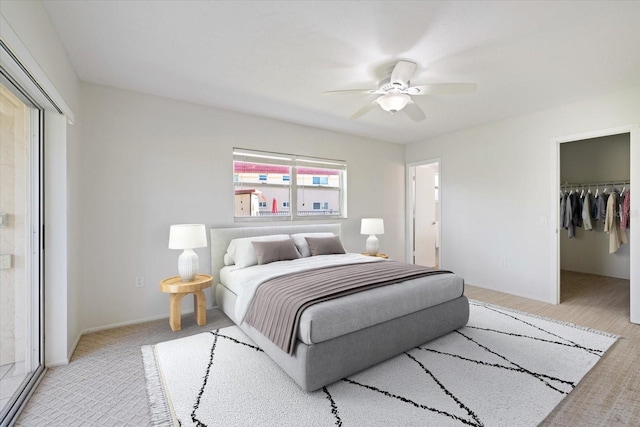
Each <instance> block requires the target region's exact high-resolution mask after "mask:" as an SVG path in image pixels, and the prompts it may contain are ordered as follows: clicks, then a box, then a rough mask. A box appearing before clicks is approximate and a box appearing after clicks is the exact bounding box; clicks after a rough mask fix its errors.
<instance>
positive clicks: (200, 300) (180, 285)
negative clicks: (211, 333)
mask: <svg viewBox="0 0 640 427" xmlns="http://www.w3.org/2000/svg"><path fill="white" fill-rule="evenodd" d="M212 283H213V277H211V276H209V275H207V274H198V275H197V276H196V278H195V279H194V280H192V281H191V282H183V281H182V279H181V278H180V276H175V277H169V278H168V279H164V280H163V281H161V282H160V290H161V291H162V292H166V293H168V294H170V295H169V325H171V330H172V331H179V330H180V328H181V325H180V303H181V302H182V298H183V297H184V296H185V295H187V294H193V308H194V312H195V315H196V323H197V324H198V325H199V326H204V325H206V324H207V297H206V296H205V295H204V292H202V290H203V289H206V288H208V287H209V286H211V284H212Z"/></svg>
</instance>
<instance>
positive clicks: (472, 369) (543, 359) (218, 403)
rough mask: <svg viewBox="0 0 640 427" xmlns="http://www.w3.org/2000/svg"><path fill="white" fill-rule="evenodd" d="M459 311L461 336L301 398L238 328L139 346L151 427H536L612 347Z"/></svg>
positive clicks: (578, 334) (503, 314)
mask: <svg viewBox="0 0 640 427" xmlns="http://www.w3.org/2000/svg"><path fill="white" fill-rule="evenodd" d="M470 309H471V314H470V319H469V324H468V325H467V326H466V327H464V328H461V329H460V330H458V331H454V332H452V333H449V334H447V335H445V336H443V337H441V338H438V339H436V340H434V341H432V342H430V343H427V344H424V345H422V346H420V347H418V348H414V349H412V350H409V351H407V352H405V353H403V354H401V355H399V356H397V357H395V358H393V359H390V360H388V361H386V362H383V363H381V364H379V365H376V366H374V367H372V368H369V369H367V370H365V371H362V372H360V373H358V374H355V375H352V376H349V377H348V378H346V379H343V380H342V381H338V382H336V383H334V384H331V385H328V386H326V387H324V388H323V389H322V390H319V391H316V392H312V393H306V392H304V391H302V390H301V389H300V388H299V387H298V386H297V385H296V384H295V383H294V382H293V381H292V380H291V379H290V378H289V377H288V376H287V375H286V374H285V373H284V372H283V371H282V370H280V369H279V368H278V367H277V366H276V365H275V363H273V361H271V359H269V357H268V356H267V355H266V354H264V353H263V352H262V351H261V350H260V349H259V348H258V347H256V346H255V344H254V343H253V342H252V341H251V340H250V339H249V338H247V337H246V336H245V335H244V334H243V333H242V331H240V329H239V328H238V327H237V326H232V327H228V328H223V329H219V330H215V331H212V332H209V333H201V334H197V335H194V336H191V337H187V338H181V339H177V340H171V341H168V342H164V343H160V344H157V345H155V346H144V347H143V348H142V351H143V354H144V359H145V368H146V371H147V387H148V390H149V396H150V401H151V403H152V407H153V409H154V420H155V421H157V423H158V425H176V426H177V425H181V426H191V425H196V426H200V425H224V426H247V425H261V426H299V425H305V426H329V425H342V426H345V427H347V426H363V425H366V426H390V425H403V426H404V425H438V426H460V425H472V426H485V425H486V426H511V425H514V423H515V424H517V425H518V426H536V425H538V424H539V423H540V422H541V421H542V420H543V419H544V418H545V417H546V416H547V415H548V414H549V413H550V412H551V411H552V410H553V408H554V407H555V406H556V405H557V404H558V403H559V402H560V401H561V400H562V399H563V398H564V397H565V396H566V395H567V394H569V393H570V392H571V391H572V390H573V389H574V387H575V386H576V385H577V383H578V382H579V381H580V379H582V377H583V376H584V375H585V374H586V373H587V372H588V371H589V370H590V369H591V368H592V367H593V366H594V365H595V364H596V363H597V362H598V361H599V360H600V358H601V357H602V355H603V354H604V353H605V352H606V351H607V349H608V348H609V347H610V346H611V345H612V344H613V343H614V342H615V340H616V338H615V337H613V336H611V335H610V334H605V333H602V332H597V331H591V330H587V329H585V328H580V327H576V326H574V325H570V324H563V323H560V322H557V321H550V320H547V319H543V318H541V317H538V316H531V315H529V314H525V313H521V312H515V311H512V310H508V309H504V308H500V307H497V306H491V305H485V304H483V303H476V302H472V303H471V304H470ZM162 423H166V424H162Z"/></svg>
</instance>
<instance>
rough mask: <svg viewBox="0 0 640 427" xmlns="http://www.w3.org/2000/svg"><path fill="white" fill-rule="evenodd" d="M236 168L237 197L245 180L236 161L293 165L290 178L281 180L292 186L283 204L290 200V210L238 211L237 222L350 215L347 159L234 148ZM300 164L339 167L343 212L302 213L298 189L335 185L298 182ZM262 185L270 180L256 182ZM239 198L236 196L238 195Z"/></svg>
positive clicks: (344, 217) (330, 217)
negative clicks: (275, 212) (270, 212)
mask: <svg viewBox="0 0 640 427" xmlns="http://www.w3.org/2000/svg"><path fill="white" fill-rule="evenodd" d="M232 158H233V161H232V170H233V177H234V179H233V190H234V192H233V195H234V197H235V194H236V193H235V192H236V190H238V187H240V186H242V185H243V184H244V183H242V182H241V181H240V180H239V179H237V178H236V177H237V175H238V174H237V173H236V172H235V163H236V162H248V163H264V164H268V165H281V166H287V167H289V170H290V173H289V174H288V175H286V176H288V178H289V179H288V180H285V179H284V175H283V179H282V180H281V184H279V186H280V187H282V185H283V184H284V185H285V186H286V187H287V188H288V189H289V200H288V201H281V202H280V205H282V204H283V203H285V202H288V204H289V208H288V212H286V213H285V212H284V211H283V212H279V214H278V215H258V216H236V213H235V211H234V213H233V219H234V221H235V222H254V221H298V220H318V219H346V218H347V162H346V161H344V160H337V159H326V158H319V157H309V156H301V155H297V154H286V153H277V152H269V151H259V150H251V149H245V148H238V147H234V148H233V155H232ZM299 167H309V168H318V169H330V170H337V171H339V174H338V186H337V187H334V188H336V191H337V192H338V203H339V212H337V213H334V212H333V211H330V212H327V211H322V210H321V211H320V212H318V213H316V214H314V213H308V211H304V212H305V213H303V214H299V212H298V211H299V206H298V191H299V190H300V189H303V190H304V189H305V188H311V187H318V188H323V189H331V188H332V187H330V186H328V185H304V184H300V185H299V184H298V173H297V169H298V168H299ZM256 185H257V187H258V188H266V185H269V184H267V183H264V181H262V184H256ZM234 200H235V199H234ZM232 205H234V206H235V203H233V204H232Z"/></svg>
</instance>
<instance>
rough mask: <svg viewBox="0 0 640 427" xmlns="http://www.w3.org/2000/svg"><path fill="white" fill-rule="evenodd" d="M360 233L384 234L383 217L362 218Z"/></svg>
mask: <svg viewBox="0 0 640 427" xmlns="http://www.w3.org/2000/svg"><path fill="white" fill-rule="evenodd" d="M360 234H384V222H383V221H382V218H362V222H361V223H360Z"/></svg>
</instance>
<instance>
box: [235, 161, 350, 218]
mask: <svg viewBox="0 0 640 427" xmlns="http://www.w3.org/2000/svg"><path fill="white" fill-rule="evenodd" d="M346 170H347V168H346V163H345V162H343V161H339V160H327V159H315V158H308V157H304V158H302V157H300V156H294V155H287V154H276V153H264V152H255V151H249V150H240V149H234V161H233V185H234V199H235V203H234V206H235V217H236V218H265V217H283V218H288V219H292V218H296V217H309V216H327V215H330V216H337V217H344V216H345V209H344V205H345V203H344V200H346V192H345V187H346V186H345V182H346ZM291 206H295V207H296V209H295V210H292V209H291Z"/></svg>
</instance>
